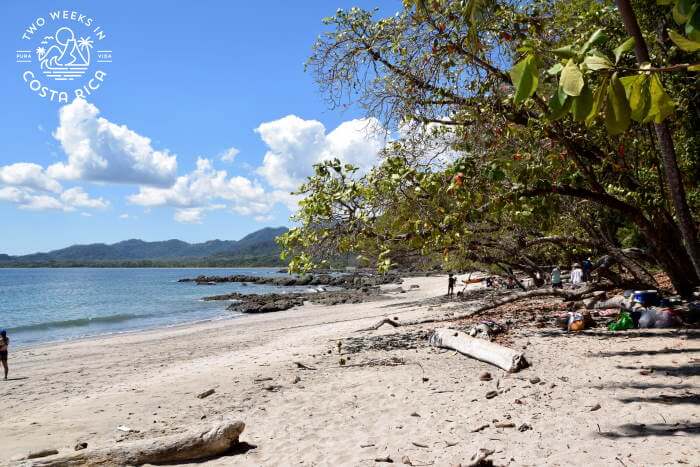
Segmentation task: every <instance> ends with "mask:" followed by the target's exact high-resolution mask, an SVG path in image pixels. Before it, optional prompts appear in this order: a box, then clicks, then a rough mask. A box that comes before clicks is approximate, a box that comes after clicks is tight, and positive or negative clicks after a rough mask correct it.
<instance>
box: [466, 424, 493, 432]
mask: <svg viewBox="0 0 700 467" xmlns="http://www.w3.org/2000/svg"><path fill="white" fill-rule="evenodd" d="M489 426H490V425H489V424H488V423H485V424H483V425H479V426H478V427H476V428H473V429H471V430H469V431H471V432H472V433H478V432H480V431H481V430H483V429H485V428H488V427H489Z"/></svg>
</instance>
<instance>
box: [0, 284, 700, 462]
mask: <svg viewBox="0 0 700 467" xmlns="http://www.w3.org/2000/svg"><path fill="white" fill-rule="evenodd" d="M446 283H447V280H446V278H445V277H416V278H408V279H406V280H405V281H404V284H403V285H402V287H403V288H404V289H405V290H406V293H391V294H389V296H388V298H387V299H386V300H381V301H375V302H368V303H363V304H348V305H337V306H320V305H305V306H303V307H298V308H294V309H291V310H287V311H281V312H277V313H269V314H259V315H251V316H246V317H243V318H241V319H235V320H222V321H213V322H206V323H199V324H194V325H188V326H180V327H174V328H167V329H160V330H155V331H145V332H136V333H129V334H121V335H113V336H107V337H101V338H94V339H86V340H79V341H73V342H65V343H56V344H48V345H41V346H36V347H31V348H26V349H19V350H18V349H12V348H11V352H10V365H11V367H10V368H11V375H10V377H11V378H12V379H11V380H10V381H7V382H2V381H0V401H1V404H0V407H2V410H0V426H1V427H2V429H0V446H2V457H3V458H4V461H6V462H8V463H9V459H10V458H12V457H13V456H15V455H26V454H27V453H29V452H32V451H38V450H41V449H49V448H52V449H58V450H59V451H61V452H70V451H72V450H73V446H74V445H75V444H76V443H77V442H81V441H84V442H87V443H88V445H89V447H98V446H106V445H114V444H115V443H119V442H122V443H123V442H127V441H128V440H132V439H140V438H151V437H157V436H162V435H164V434H170V433H175V432H180V431H184V430H185V429H187V428H188V427H189V426H192V425H196V424H200V423H207V422H211V423H215V422H216V420H217V419H219V418H221V417H222V416H224V415H228V416H233V417H235V418H238V419H240V420H242V421H244V422H245V424H246V428H245V431H244V432H243V434H242V436H241V441H243V442H245V443H248V444H249V445H250V446H249V449H248V450H243V451H245V452H240V453H237V454H232V455H227V456H225V457H221V458H218V459H212V460H210V461H208V462H206V464H207V465H270V466H272V465H308V466H311V465H353V466H354V465H375V464H376V462H375V459H377V458H383V457H387V456H388V457H389V458H391V459H392V460H393V461H394V462H395V463H397V464H401V463H402V462H404V463H406V462H407V461H408V462H410V464H412V465H416V466H417V465H436V466H450V465H456V464H459V463H463V464H465V463H467V462H468V461H469V459H470V458H471V456H472V454H473V453H474V452H475V451H476V450H477V449H479V448H487V449H491V450H494V451H495V452H494V454H493V456H492V459H493V461H494V463H495V464H496V465H518V466H520V465H531V466H541V465H618V466H633V465H645V466H657V465H658V466H661V465H700V423H699V422H698V420H700V395H699V393H700V390H699V389H700V339H698V337H699V336H700V332H698V331H697V330H681V331H676V330H653V331H652V330H644V331H628V332H621V333H618V334H612V333H609V332H608V331H606V330H603V329H602V328H596V329H593V330H590V331H586V332H584V333H581V334H577V335H571V334H566V333H563V332H562V331H559V330H558V329H555V328H554V327H537V323H536V322H535V321H534V320H533V321H532V322H531V324H530V325H525V326H519V327H517V328H516V329H515V330H514V331H512V332H511V333H510V334H509V336H508V339H509V345H510V346H511V347H513V348H518V349H523V351H524V352H525V355H526V357H527V359H528V360H529V362H530V363H531V366H530V367H529V368H527V369H525V370H523V371H520V372H518V373H514V374H508V373H505V372H504V371H502V370H499V369H497V368H495V367H493V366H490V365H488V364H486V363H483V362H479V361H476V360H473V359H470V358H468V357H465V356H463V355H460V354H458V353H456V352H453V351H447V350H443V349H436V348H432V347H429V346H427V345H426V344H427V343H426V342H425V338H424V336H423V334H427V333H429V332H430V331H431V330H432V329H434V328H435V327H437V326H436V325H434V324H433V325H430V324H426V325H422V326H415V327H410V328H405V329H404V328H401V329H398V330H397V329H395V328H391V327H388V326H385V327H382V328H381V329H379V330H376V331H364V332H357V331H358V330H359V329H362V328H364V327H367V326H369V325H371V324H372V323H374V322H375V321H377V320H378V319H380V318H382V317H398V318H400V319H401V320H404V319H412V318H418V317H427V316H432V315H435V316H443V315H445V314H446V313H450V312H454V311H459V310H463V309H464V307H465V304H464V303H445V304H442V305H435V304H434V303H432V302H430V301H428V300H427V299H430V298H431V297H436V296H439V295H441V294H443V293H444V291H445V290H444V289H445V288H446ZM412 285H415V286H418V287H417V288H411V286H412ZM392 287H395V286H391V287H389V288H392ZM222 306H224V304H222ZM498 313H499V309H496V310H494V311H493V316H498ZM438 326H442V325H438ZM406 333H414V334H412V335H414V336H415V337H416V339H414V340H410V341H408V342H409V343H408V344H407V345H405V346H402V345H397V347H401V348H395V349H392V350H385V349H383V348H374V349H372V348H368V347H372V345H371V344H372V343H373V342H374V343H377V342H379V343H381V342H384V343H386V342H388V341H390V340H391V338H392V336H393V335H396V336H395V337H396V340H397V341H402V342H403V341H405V339H403V338H401V337H399V336H401V335H403V334H406ZM348 338H353V340H347V339H348ZM338 342H341V345H340V349H339V347H338ZM353 343H354V345H355V347H356V348H353ZM357 347H359V348H361V351H359V352H355V351H354V350H357ZM379 347H381V346H379ZM407 347H408V348H407ZM341 359H342V360H343V363H344V364H343V365H341ZM295 362H301V363H303V364H304V365H308V366H310V367H312V368H314V369H302V368H299V367H298V365H297V364H296V363H295ZM484 371H488V372H490V373H491V374H492V375H493V378H492V380H490V381H482V380H480V378H479V375H480V374H481V373H482V372H484ZM208 389H214V390H215V392H214V393H213V394H212V395H210V396H209V397H206V398H204V399H199V398H197V397H196V396H197V394H200V393H202V392H204V391H206V390H208ZM489 391H496V394H497V395H496V396H495V397H493V398H490V399H487V398H486V394H487V393H488V392H489ZM499 423H500V424H503V423H505V424H506V425H507V424H509V423H512V425H513V426H512V427H504V428H498V427H496V424H499ZM485 425H486V426H485ZM120 426H121V427H122V428H124V427H125V428H127V429H130V430H131V431H128V432H125V431H123V430H119V429H118V428H117V427H120ZM378 465H382V464H378Z"/></svg>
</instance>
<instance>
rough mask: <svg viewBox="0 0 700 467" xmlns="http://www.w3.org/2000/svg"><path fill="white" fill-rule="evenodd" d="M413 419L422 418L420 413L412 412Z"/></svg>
mask: <svg viewBox="0 0 700 467" xmlns="http://www.w3.org/2000/svg"><path fill="white" fill-rule="evenodd" d="M411 417H420V414H419V413H418V412H412V413H411Z"/></svg>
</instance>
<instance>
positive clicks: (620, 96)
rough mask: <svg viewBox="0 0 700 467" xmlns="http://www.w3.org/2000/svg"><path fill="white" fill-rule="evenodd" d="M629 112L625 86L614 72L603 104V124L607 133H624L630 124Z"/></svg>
mask: <svg viewBox="0 0 700 467" xmlns="http://www.w3.org/2000/svg"><path fill="white" fill-rule="evenodd" d="M630 113H631V110H630V106H629V103H628V102H627V95H626V94H625V88H624V87H623V86H622V83H621V82H620V80H619V78H618V77H617V73H615V74H614V75H612V78H610V84H609V85H608V100H607V103H606V105H605V126H606V128H607V129H608V133H609V134H611V135H619V134H620V133H624V132H625V131H626V130H627V128H629V126H630Z"/></svg>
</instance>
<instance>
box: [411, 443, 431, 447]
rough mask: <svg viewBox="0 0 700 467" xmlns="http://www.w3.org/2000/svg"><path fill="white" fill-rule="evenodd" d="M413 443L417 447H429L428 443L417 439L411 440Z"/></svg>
mask: <svg viewBox="0 0 700 467" xmlns="http://www.w3.org/2000/svg"><path fill="white" fill-rule="evenodd" d="M411 444H412V445H414V446H415V447H417V448H427V447H428V445H427V444H423V443H419V442H417V441H411Z"/></svg>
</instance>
